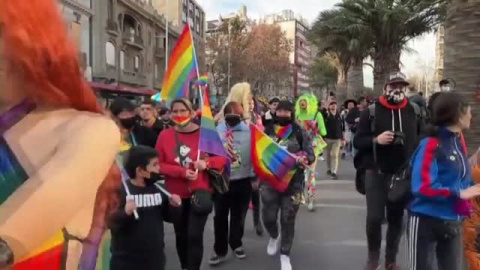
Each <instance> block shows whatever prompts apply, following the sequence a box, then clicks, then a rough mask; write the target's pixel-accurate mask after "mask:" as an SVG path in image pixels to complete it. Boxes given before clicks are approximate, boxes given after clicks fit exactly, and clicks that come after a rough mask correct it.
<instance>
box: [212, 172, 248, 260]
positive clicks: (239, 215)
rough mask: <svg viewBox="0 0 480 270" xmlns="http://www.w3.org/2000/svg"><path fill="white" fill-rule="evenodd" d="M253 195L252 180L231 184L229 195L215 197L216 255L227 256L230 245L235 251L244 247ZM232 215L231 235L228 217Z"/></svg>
mask: <svg viewBox="0 0 480 270" xmlns="http://www.w3.org/2000/svg"><path fill="white" fill-rule="evenodd" d="M251 193H252V184H251V179H250V178H247V179H241V180H234V181H231V182H230V190H229V192H228V193H226V194H223V195H220V194H216V195H215V204H214V207H215V217H214V219H213V221H214V223H213V225H214V230H215V244H214V247H213V248H214V250H215V253H217V255H219V256H225V255H227V253H228V244H229V243H230V248H232V250H235V249H237V248H239V247H241V246H242V245H243V243H242V238H243V232H244V229H245V217H246V216H247V211H248V206H249V204H250V196H251ZM229 215H230V234H229V230H228V229H229V226H228V216H229Z"/></svg>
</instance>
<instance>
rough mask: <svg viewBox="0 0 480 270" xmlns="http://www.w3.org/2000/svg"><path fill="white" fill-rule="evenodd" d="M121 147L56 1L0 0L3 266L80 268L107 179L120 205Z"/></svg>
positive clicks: (106, 202)
mask: <svg viewBox="0 0 480 270" xmlns="http://www.w3.org/2000/svg"><path fill="white" fill-rule="evenodd" d="M119 143H120V134H119V130H118V127H117V126H116V125H115V123H114V122H113V121H112V120H110V119H109V118H108V117H106V116H104V115H103V114H102V109H101V107H100V106H99V105H98V104H97V101H96V97H95V95H94V93H93V92H92V90H91V89H90V88H89V87H88V85H87V83H86V82H85V80H84V79H83V76H82V74H81V72H80V68H79V61H78V59H77V51H76V49H75V48H74V47H73V45H72V44H71V43H70V41H69V40H68V38H67V31H66V27H65V25H64V23H63V19H62V17H61V15H60V13H59V11H58V6H57V2H56V1H54V0H17V1H12V0H2V1H0V217H1V219H0V268H4V267H6V268H9V267H10V266H11V265H12V264H13V269H15V270H19V269H40V270H42V269H49V270H50V269H76V268H77V265H78V260H79V256H80V251H81V247H82V246H81V243H80V241H77V240H80V239H82V238H84V237H85V236H86V235H87V233H88V230H89V227H90V222H91V216H92V213H93V206H94V200H95V194H96V191H97V189H98V188H99V186H100V185H101V184H102V182H103V187H104V188H103V189H102V191H103V192H104V193H102V195H101V196H99V198H102V201H103V204H102V205H103V206H104V207H103V208H102V209H114V208H115V207H116V204H117V202H116V195H115V192H110V191H113V190H116V188H117V187H118V186H119V184H120V177H119V176H120V175H119V172H118V169H117V168H116V167H112V165H113V162H114V158H115V154H116V152H117V149H118V148H119ZM98 213H100V214H102V215H103V217H102V216H101V215H99V216H98V217H96V219H98V220H101V219H104V218H105V213H106V211H98ZM65 251H67V252H68V254H66V253H65Z"/></svg>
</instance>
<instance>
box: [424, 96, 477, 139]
mask: <svg viewBox="0 0 480 270" xmlns="http://www.w3.org/2000/svg"><path fill="white" fill-rule="evenodd" d="M430 105H431V114H432V119H431V122H430V124H429V126H428V127H427V134H428V135H429V136H432V137H436V136H438V131H439V128H441V127H448V126H452V125H455V124H457V123H458V121H459V120H460V118H461V117H462V116H463V115H465V114H466V113H467V111H468V108H469V107H470V105H469V104H468V102H466V101H465V100H464V99H463V97H462V96H461V95H459V94H457V93H454V92H448V93H440V94H437V95H436V96H435V98H434V100H431V101H430Z"/></svg>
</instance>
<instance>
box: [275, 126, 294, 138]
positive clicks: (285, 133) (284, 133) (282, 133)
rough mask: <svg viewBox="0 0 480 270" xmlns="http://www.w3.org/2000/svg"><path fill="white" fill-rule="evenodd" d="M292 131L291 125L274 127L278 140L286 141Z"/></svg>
mask: <svg viewBox="0 0 480 270" xmlns="http://www.w3.org/2000/svg"><path fill="white" fill-rule="evenodd" d="M292 131H293V125H292V124H290V125H287V126H280V125H275V134H276V135H277V137H278V138H279V139H280V140H284V139H288V137H290V135H291V134H292Z"/></svg>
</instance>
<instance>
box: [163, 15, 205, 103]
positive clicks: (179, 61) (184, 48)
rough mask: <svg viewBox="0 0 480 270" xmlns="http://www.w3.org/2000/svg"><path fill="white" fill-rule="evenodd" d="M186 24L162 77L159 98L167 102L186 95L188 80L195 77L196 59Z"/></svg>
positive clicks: (188, 85)
mask: <svg viewBox="0 0 480 270" xmlns="http://www.w3.org/2000/svg"><path fill="white" fill-rule="evenodd" d="M192 40H193V39H192V34H191V32H190V27H189V25H188V24H186V25H185V27H184V28H183V32H182V34H181V35H180V38H179V39H178V42H177V44H176V45H175V48H173V51H172V55H171V57H170V61H169V62H168V71H167V73H166V74H165V77H164V78H163V85H162V92H161V98H162V100H165V101H166V102H167V103H169V102H171V101H173V100H175V99H177V98H180V97H186V96H188V92H189V89H190V81H192V80H194V79H195V78H197V60H196V57H195V51H194V47H193V42H192Z"/></svg>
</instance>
